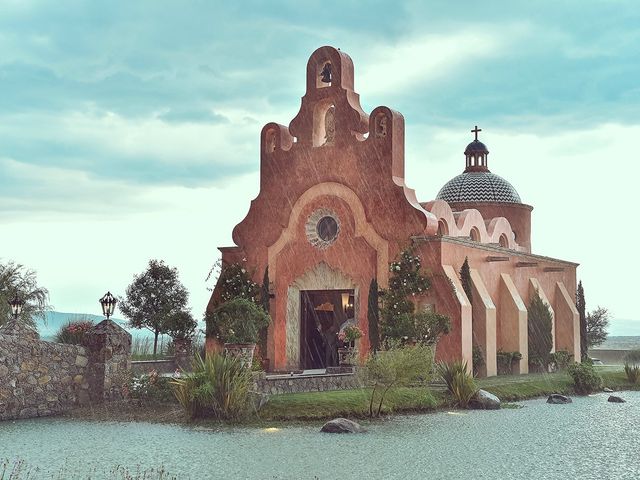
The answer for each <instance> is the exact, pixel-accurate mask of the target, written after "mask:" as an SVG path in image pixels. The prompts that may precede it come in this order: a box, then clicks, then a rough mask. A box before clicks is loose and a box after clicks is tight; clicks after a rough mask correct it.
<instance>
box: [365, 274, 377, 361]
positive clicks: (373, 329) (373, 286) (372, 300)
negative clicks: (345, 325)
mask: <svg viewBox="0 0 640 480" xmlns="http://www.w3.org/2000/svg"><path fill="white" fill-rule="evenodd" d="M379 317H380V312H379V306H378V281H377V280H376V279H375V278H374V279H373V280H371V283H370V284H369V298H368V308H367V320H368V321H369V344H370V345H371V350H372V351H374V352H377V351H378V349H379V348H380V332H379V330H378V321H379Z"/></svg>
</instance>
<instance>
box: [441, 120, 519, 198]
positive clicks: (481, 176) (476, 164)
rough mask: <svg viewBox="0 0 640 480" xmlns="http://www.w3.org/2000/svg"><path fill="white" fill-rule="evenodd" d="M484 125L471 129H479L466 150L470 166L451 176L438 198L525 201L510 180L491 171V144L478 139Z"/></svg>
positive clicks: (473, 131) (467, 161)
mask: <svg viewBox="0 0 640 480" xmlns="http://www.w3.org/2000/svg"><path fill="white" fill-rule="evenodd" d="M481 131H482V129H480V128H478V127H477V126H476V128H475V129H474V130H471V132H472V133H475V140H473V141H472V142H471V143H470V144H469V145H467V148H466V149H465V151H464V156H465V161H466V168H465V170H464V172H463V173H461V174H460V175H458V176H457V177H454V178H452V179H451V180H449V181H448V182H447V183H446V184H445V186H444V187H442V188H441V189H440V191H439V192H438V196H437V197H436V198H437V199H438V200H444V201H445V202H447V203H456V202H465V203H466V202H500V203H522V200H520V195H518V192H516V189H515V188H513V185H511V184H510V183H509V182H507V181H506V180H505V179H504V178H502V177H501V176H499V175H496V174H495V173H491V172H490V171H489V167H488V162H487V157H488V155H489V150H488V149H487V146H486V145H485V144H484V143H482V142H481V141H480V140H478V132H481Z"/></svg>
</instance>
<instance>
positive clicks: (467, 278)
mask: <svg viewBox="0 0 640 480" xmlns="http://www.w3.org/2000/svg"><path fill="white" fill-rule="evenodd" d="M460 282H461V283H462V289H463V290H464V293H466V294H467V298H468V299H469V302H473V298H472V297H473V292H472V289H471V269H470V268H469V259H468V258H467V257H464V262H463V264H462V267H460Z"/></svg>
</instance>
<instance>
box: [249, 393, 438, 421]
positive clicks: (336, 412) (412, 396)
mask: <svg viewBox="0 0 640 480" xmlns="http://www.w3.org/2000/svg"><path fill="white" fill-rule="evenodd" d="M370 398H371V389H368V388H363V389H357V390H335V391H329V392H308V393H289V394H283V395H273V396H272V397H271V398H270V399H269V403H267V405H265V406H264V408H263V409H262V410H261V411H260V413H259V416H260V418H262V419H273V420H319V419H326V418H335V417H340V416H342V417H352V418H364V417H368V416H369V401H370ZM376 400H377V401H379V396H378V394H376ZM443 403H444V398H443V396H442V394H441V393H439V392H432V391H429V390H428V389H426V388H398V389H395V390H390V391H389V392H388V393H387V395H386V396H385V399H384V402H383V405H382V411H383V412H384V413H391V412H418V411H421V412H424V411H432V410H435V409H436V408H438V407H439V406H441V405H442V404H443ZM377 406H378V403H377V402H376V403H375V405H374V408H375V409H377Z"/></svg>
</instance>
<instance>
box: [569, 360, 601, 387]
mask: <svg viewBox="0 0 640 480" xmlns="http://www.w3.org/2000/svg"><path fill="white" fill-rule="evenodd" d="M569 375H571V378H573V388H574V390H575V391H576V393H578V394H580V395H588V394H589V393H592V392H593V391H595V390H598V389H600V387H601V386H602V378H600V375H598V373H597V372H596V371H595V369H594V368H593V364H592V363H591V362H587V361H585V362H582V363H575V362H574V363H572V364H571V365H569Z"/></svg>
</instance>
